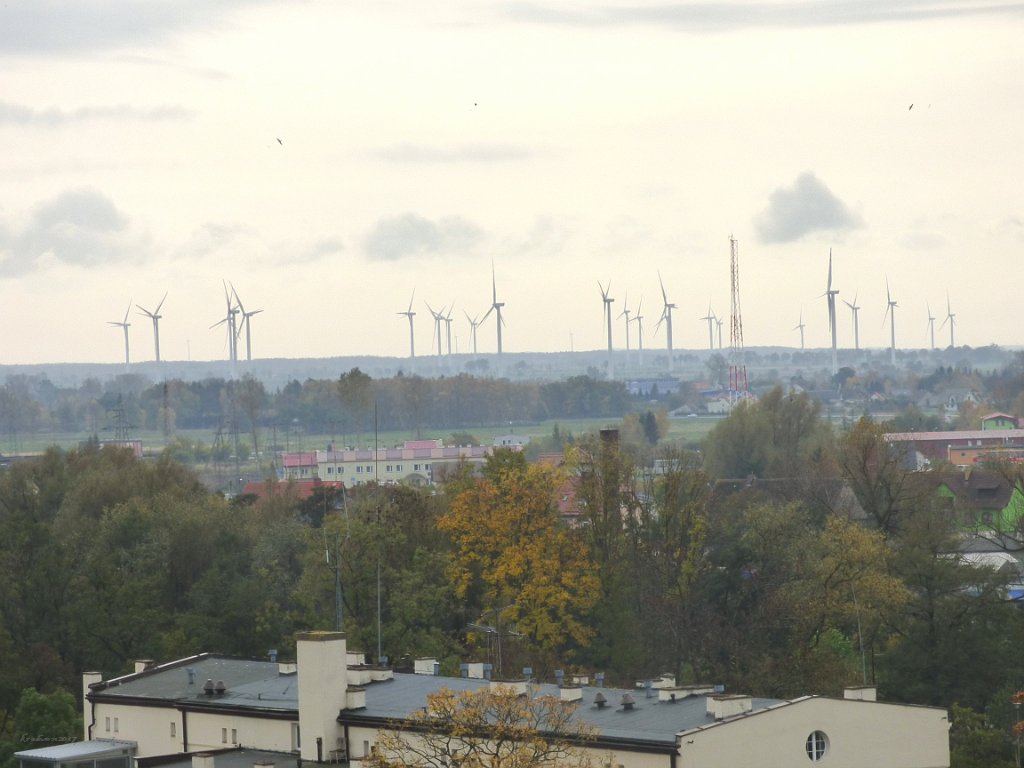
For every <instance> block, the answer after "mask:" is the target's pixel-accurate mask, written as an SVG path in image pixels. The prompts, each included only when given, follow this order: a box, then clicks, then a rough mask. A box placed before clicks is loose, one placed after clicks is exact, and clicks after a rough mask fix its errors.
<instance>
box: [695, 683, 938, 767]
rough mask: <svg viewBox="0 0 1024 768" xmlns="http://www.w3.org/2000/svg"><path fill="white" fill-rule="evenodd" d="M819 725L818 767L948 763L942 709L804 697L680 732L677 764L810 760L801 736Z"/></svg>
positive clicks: (762, 763) (779, 763) (801, 762)
mask: <svg viewBox="0 0 1024 768" xmlns="http://www.w3.org/2000/svg"><path fill="white" fill-rule="evenodd" d="M812 731H821V732H823V733H824V734H825V735H826V737H827V739H828V752H827V754H826V756H825V758H824V759H823V760H821V761H819V762H818V763H817V764H819V765H821V766H822V768H862V767H863V766H871V768H948V766H949V723H948V721H947V719H946V712H945V710H942V709H937V708H934V707H914V706H904V705H899V704H886V703H878V702H870V701H844V700H838V699H824V698H809V699H803V700H798V701H797V702H795V703H792V704H786V705H783V706H779V707H777V708H774V709H772V710H768V711H760V712H754V713H752V714H750V715H747V716H744V717H740V718H737V719H734V720H731V721H728V722H725V723H722V724H720V725H714V726H710V727H707V728H705V729H704V730H700V731H688V732H686V733H684V734H683V735H682V739H681V744H680V754H681V755H682V758H681V761H680V765H681V766H685V768H721V766H739V765H760V766H787V765H806V766H808V768H810V766H813V765H815V763H814V762H812V761H811V760H809V759H808V757H807V753H806V748H805V745H806V742H807V737H808V736H809V735H810V734H811V732H812Z"/></svg>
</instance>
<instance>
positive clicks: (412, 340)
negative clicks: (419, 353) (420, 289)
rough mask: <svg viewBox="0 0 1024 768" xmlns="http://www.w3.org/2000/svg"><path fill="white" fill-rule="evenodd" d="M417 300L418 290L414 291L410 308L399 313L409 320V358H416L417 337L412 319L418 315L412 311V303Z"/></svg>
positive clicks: (410, 299) (410, 300)
mask: <svg viewBox="0 0 1024 768" xmlns="http://www.w3.org/2000/svg"><path fill="white" fill-rule="evenodd" d="M415 298H416V289H415V288H414V289H413V291H412V296H410V297H409V308H408V309H407V310H405V312H398V313H397V314H399V315H405V316H406V317H407V318H409V358H410V359H412V358H414V357H416V335H415V334H414V333H413V330H412V319H413V318H414V317H416V313H415V312H413V311H412V301H413V299H415Z"/></svg>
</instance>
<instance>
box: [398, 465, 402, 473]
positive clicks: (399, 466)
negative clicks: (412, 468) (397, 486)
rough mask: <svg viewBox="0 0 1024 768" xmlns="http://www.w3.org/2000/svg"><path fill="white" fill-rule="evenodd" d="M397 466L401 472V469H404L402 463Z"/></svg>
mask: <svg viewBox="0 0 1024 768" xmlns="http://www.w3.org/2000/svg"><path fill="white" fill-rule="evenodd" d="M397 468H398V471H399V472H401V471H402V465H401V464H399V465H397Z"/></svg>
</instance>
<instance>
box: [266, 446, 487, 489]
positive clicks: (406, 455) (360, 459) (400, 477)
mask: <svg viewBox="0 0 1024 768" xmlns="http://www.w3.org/2000/svg"><path fill="white" fill-rule="evenodd" d="M493 452H494V446H489V445H455V446H446V445H444V444H443V442H442V441H441V440H407V441H406V442H405V443H404V444H402V445H401V446H398V447H394V448H374V447H372V446H371V447H368V448H365V449H362V448H342V449H335V448H331V449H330V450H326V451H313V452H306V453H301V454H295V453H282V454H281V462H280V466H281V468H282V469H281V473H280V474H281V479H282V480H293V479H294V480H299V479H304V478H308V477H317V478H319V479H320V480H323V481H331V482H341V483H344V484H345V485H346V486H348V487H352V486H356V485H362V484H364V483H369V482H373V481H376V482H378V483H404V484H408V485H430V484H433V483H440V482H444V478H445V476H446V475H447V474H448V473H449V472H451V471H453V470H454V469H455V468H457V467H458V466H459V464H461V463H467V464H470V465H472V466H482V465H483V463H484V462H485V461H486V460H487V457H488V456H490V455H491V454H492V453H493Z"/></svg>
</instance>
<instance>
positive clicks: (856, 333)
mask: <svg viewBox="0 0 1024 768" xmlns="http://www.w3.org/2000/svg"><path fill="white" fill-rule="evenodd" d="M843 304H845V305H846V306H848V307H849V308H850V311H851V312H852V313H853V348H854V349H856V350H858V351H859V350H860V318H859V316H858V315H859V313H860V307H858V306H857V294H856V293H855V294H853V304H851V303H850V302H848V301H846V300H845V299H843Z"/></svg>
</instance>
